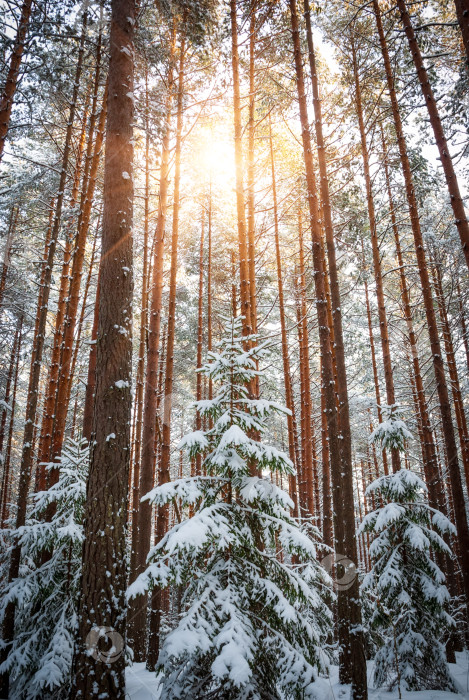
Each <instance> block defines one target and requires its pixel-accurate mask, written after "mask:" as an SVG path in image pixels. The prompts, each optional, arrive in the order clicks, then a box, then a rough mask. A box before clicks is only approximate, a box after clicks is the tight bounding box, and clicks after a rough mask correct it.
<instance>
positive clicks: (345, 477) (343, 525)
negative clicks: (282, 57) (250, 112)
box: [289, 0, 368, 700]
mask: <svg viewBox="0 0 469 700" xmlns="http://www.w3.org/2000/svg"><path fill="white" fill-rule="evenodd" d="M289 4H290V16H291V27H292V35H293V46H294V58H295V70H296V82H297V90H298V100H299V107H300V120H301V130H302V141H303V154H304V161H305V169H306V184H307V192H308V205H309V213H310V221H311V235H312V247H313V264H314V273H315V274H314V281H315V288H316V308H317V315H318V325H319V338H320V346H321V359H322V362H323V376H322V382H323V390H324V392H325V410H326V411H327V417H328V435H329V447H330V459H331V477H332V487H333V488H332V491H333V503H334V526H335V527H334V530H335V540H336V552H337V553H338V554H342V555H344V556H345V557H347V558H348V559H350V560H351V561H352V562H357V540H356V536H355V512H354V502H353V472H352V453H351V434H350V418H349V408H348V396H347V376H346V372H345V356H344V345H343V337H342V323H341V308H340V305H341V301H340V292H339V287H338V278H337V266H336V260H335V246H334V240H333V236H332V234H333V231H332V224H331V225H328V226H326V238H327V248H328V261H329V271H330V277H331V296H332V307H333V313H334V333H335V350H336V360H337V378H338V385H339V391H340V395H339V400H340V407H339V413H340V434H339V424H338V412H337V408H336V400H335V386H334V374H333V364H332V348H331V343H330V331H329V324H328V318H327V299H326V293H325V284H324V272H325V270H324V260H323V248H322V236H321V229H320V225H319V205H318V198H317V190H316V178H315V174H314V168H313V160H312V144H311V136H310V133H309V119H308V108H307V104H306V91H305V84H304V74H303V63H302V57H301V47H300V35H299V27H298V15H297V9H296V0H289ZM316 122H317V119H316ZM319 150H322V149H319ZM325 179H326V182H327V175H326V178H325ZM322 180H323V177H322V176H321V181H322ZM338 628H339V630H338V631H339V646H340V652H341V653H340V657H341V658H340V679H341V682H346V683H351V684H352V698H353V699H354V700H359V699H360V700H362V699H363V700H364V699H366V698H367V695H368V694H367V683H366V662H365V653H364V647H363V632H362V628H361V610H360V598H359V589H358V578H357V577H355V579H354V581H353V583H352V585H351V586H350V588H348V589H347V590H343V588H341V589H340V590H339V592H338Z"/></svg>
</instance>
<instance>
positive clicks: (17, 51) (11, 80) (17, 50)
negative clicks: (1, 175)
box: [0, 0, 32, 162]
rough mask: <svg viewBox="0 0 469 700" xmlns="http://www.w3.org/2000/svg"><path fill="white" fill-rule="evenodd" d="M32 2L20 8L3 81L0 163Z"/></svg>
mask: <svg viewBox="0 0 469 700" xmlns="http://www.w3.org/2000/svg"><path fill="white" fill-rule="evenodd" d="M31 7H32V0H24V2H23V5H22V7H21V16H20V19H19V23H18V29H17V31H16V37H15V41H14V44H13V50H12V52H11V56H10V64H9V66H8V73H7V76H6V80H5V85H4V86H3V89H2V94H1V96H0V162H1V160H2V157H3V151H4V148H5V140H6V137H7V134H8V129H9V128H10V118H11V110H12V109H13V102H14V99H15V93H16V89H17V87H18V80H19V76H20V68H21V61H22V58H23V54H24V47H25V44H26V35H27V32H28V26H29V20H30V18H31Z"/></svg>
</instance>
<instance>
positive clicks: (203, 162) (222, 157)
mask: <svg viewBox="0 0 469 700" xmlns="http://www.w3.org/2000/svg"><path fill="white" fill-rule="evenodd" d="M195 157H196V161H197V167H198V169H200V170H201V171H202V173H201V174H202V176H203V178H204V180H206V181H210V182H211V183H212V184H213V185H214V186H216V187H220V188H222V189H226V190H230V189H234V187H235V160H234V143H233V141H232V140H230V139H229V138H225V137H223V136H222V135H221V134H213V133H211V132H210V130H208V129H207V130H206V131H205V130H204V133H202V134H201V136H200V138H199V139H198V141H197V146H196V153H195Z"/></svg>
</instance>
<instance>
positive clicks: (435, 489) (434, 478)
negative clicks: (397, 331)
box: [382, 134, 445, 510]
mask: <svg viewBox="0 0 469 700" xmlns="http://www.w3.org/2000/svg"><path fill="white" fill-rule="evenodd" d="M382 144H383V155H384V158H383V165H384V174H385V178H386V189H387V194H388V201H389V212H390V216H391V226H392V230H393V233H394V243H395V247H396V256H397V263H398V269H399V282H400V288H401V299H402V309H403V312H404V318H405V322H406V326H407V336H408V340H409V345H410V352H411V360H412V368H413V378H414V382H415V393H416V400H417V404H418V416H420V422H421V427H422V441H423V443H422V446H423V451H424V456H425V459H424V462H423V463H424V470H425V478H426V482H427V486H428V489H429V495H430V501H431V505H432V506H433V507H434V508H436V509H439V510H443V509H444V507H445V504H444V498H443V495H442V490H441V484H440V481H439V478H438V459H437V455H436V449H435V443H434V440H433V431H432V425H431V421H430V411H429V409H428V404H427V400H426V398H425V388H424V385H423V379H422V372H421V369H420V359H419V353H418V345H417V336H416V333H415V329H414V323H413V320H412V309H411V302H410V293H409V288H408V284H407V278H406V275H405V265H404V257H403V254H402V247H401V241H400V236H399V228H398V225H397V219H396V211H395V207H394V200H393V196H392V190H391V181H390V177H389V164H388V155H387V146H386V141H385V139H384V135H383V134H382Z"/></svg>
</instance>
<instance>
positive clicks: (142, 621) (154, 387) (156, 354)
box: [129, 27, 176, 662]
mask: <svg viewBox="0 0 469 700" xmlns="http://www.w3.org/2000/svg"><path fill="white" fill-rule="evenodd" d="M175 42H176V32H175V28H174V27H173V28H172V29H171V36H170V58H169V69H168V76H167V85H168V89H167V94H166V105H165V108H166V117H165V125H164V132H163V142H162V148H161V165H160V191H159V202H158V218H157V223H156V230H155V240H154V248H153V266H152V276H151V286H150V290H149V300H148V301H149V312H148V347H147V366H146V371H145V390H144V404H143V427H142V452H141V455H142V456H141V462H140V475H139V486H138V502H139V507H138V511H137V517H136V518H135V523H132V531H133V530H134V528H136V532H135V537H134V535H133V536H132V541H133V547H132V551H131V555H130V580H131V582H132V581H134V580H135V579H136V578H137V576H138V575H139V574H140V573H141V572H142V571H144V570H145V567H146V559H147V555H148V552H149V551H150V540H151V512H152V511H151V505H150V504H149V503H148V501H143V502H141V498H142V497H143V496H145V494H147V493H148V492H149V491H151V489H152V488H153V484H154V473H155V464H156V455H155V441H156V438H157V433H156V430H155V428H156V426H157V425H158V423H157V415H158V370H159V365H160V330H161V311H162V308H161V302H162V295H163V252H164V233H165V226H166V216H167V208H168V188H169V170H170V162H169V161H170V155H171V153H170V136H171V109H172V104H173V74H174V65H173V63H174V56H175ZM146 618H147V596H138V597H137V598H134V599H133V600H132V601H131V602H130V603H129V644H130V645H131V646H132V648H133V650H134V655H135V659H136V660H137V661H139V662H142V661H144V660H145V651H146V642H147V639H146Z"/></svg>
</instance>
